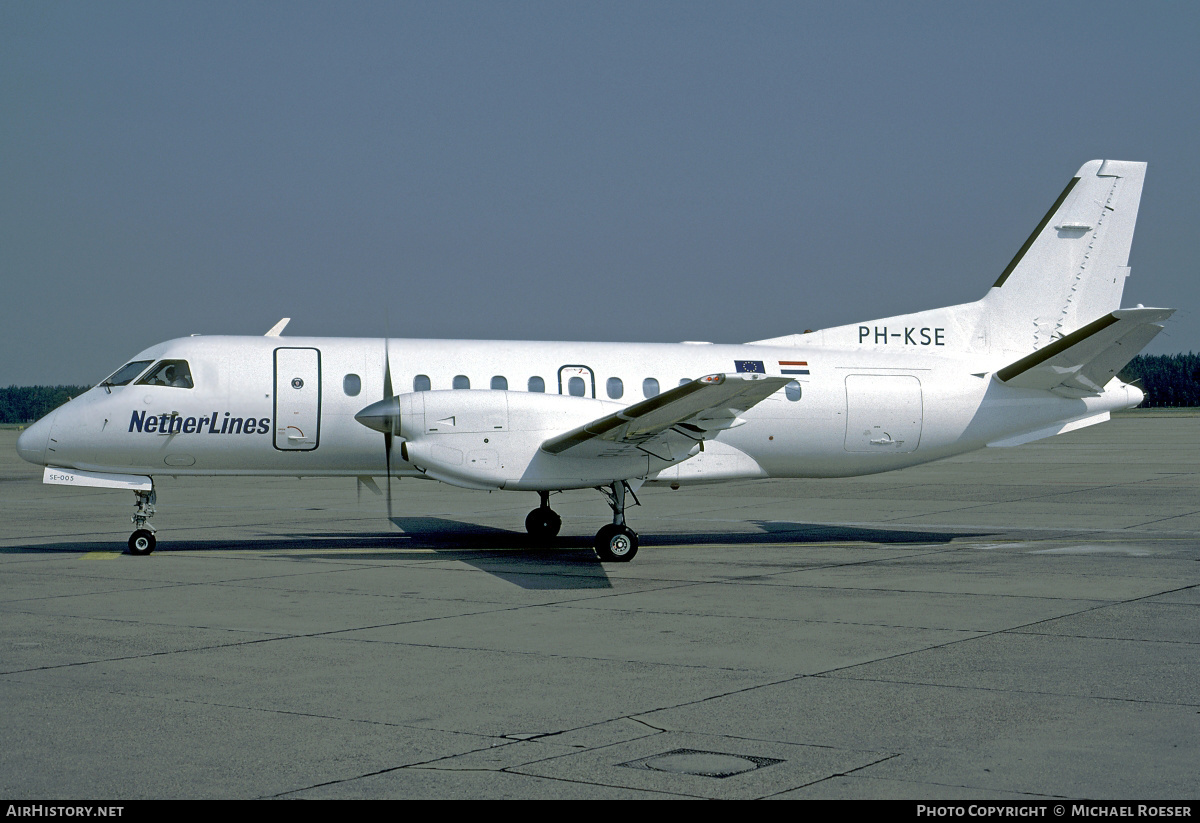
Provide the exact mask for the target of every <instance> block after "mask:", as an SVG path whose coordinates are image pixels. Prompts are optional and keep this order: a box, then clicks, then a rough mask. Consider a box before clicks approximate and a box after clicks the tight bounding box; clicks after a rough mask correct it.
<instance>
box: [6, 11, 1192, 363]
mask: <svg viewBox="0 0 1200 823" xmlns="http://www.w3.org/2000/svg"><path fill="white" fill-rule="evenodd" d="M1198 33H1200V4H1195V3H1139V4H1131V3H1105V2H1090V3H1086V4H1078V3H1045V2H1036V3H997V4H980V3H920V2H913V3H853V2H838V3H828V2H823V3H802V2H787V3H771V2H762V3H732V2H730V3H701V2H681V3H664V2H632V3H625V2H594V3H566V2H551V3H523V2H480V3H458V2H420V3H403V2H388V3H369V2H353V3H346V2H337V3H304V2H286V3H285V2H271V3H262V2H258V3H255V2H237V3H218V2H195V3H172V2H151V3H128V2H104V3H94V2H69V3H61V2H46V0H40V1H39V2H36V3H26V2H15V1H14V0H8V2H3V3H0V273H2V281H0V282H2V285H3V293H2V295H0V385H8V384H11V383H17V384H29V383H91V382H95V381H97V380H99V379H100V378H102V377H103V376H104V375H105V374H107V373H108V372H110V371H112V370H113V369H115V368H116V367H117V366H119V365H121V363H122V362H124V361H125V360H126V359H128V358H129V357H130V356H131V355H133V354H134V353H136V352H137V351H138V350H140V349H142V348H144V347H146V346H149V345H151V344H153V343H156V342H159V341H161V340H164V339H167V338H171V337H177V336H181V335H185V334H190V333H205V334H262V333H263V332H265V331H266V330H267V329H268V328H270V327H271V326H272V325H273V324H274V323H275V322H276V321H277V320H278V319H279V318H280V317H282V316H285V315H287V316H291V317H292V318H293V320H292V324H291V325H290V326H289V328H288V333H290V334H296V335H299V334H316V335H337V336H382V335H384V334H386V333H390V334H391V335H392V336H393V337H470V338H480V337H482V338H531V339H545V340H556V339H566V340H646V341H678V340H713V341H718V342H739V341H744V340H753V339H759V338H763V337H768V336H775V335H782V334H788V333H792V332H796V331H802V330H804V329H805V328H820V327H824V326H831V325H836V324H841V323H850V322H855V321H858V320H866V319H870V318H874V317H883V316H887V315H892V314H898V313H902V312H907V311H914V310H918V309H922V308H930V307H933V306H936V305H945V304H949V303H955V302H963V301H968V300H974V299H976V298H978V297H980V296H982V295H983V293H984V292H985V291H986V290H987V287H988V286H989V285H990V284H991V283H992V282H993V281H994V280H995V278H996V276H997V275H998V273H999V272H1000V271H1001V270H1002V269H1003V267H1004V265H1005V264H1006V263H1007V262H1008V260H1009V259H1010V258H1011V257H1012V255H1013V254H1014V252H1015V251H1016V250H1017V248H1019V247H1020V245H1021V243H1022V242H1023V241H1024V239H1025V237H1026V236H1027V235H1028V234H1029V232H1030V231H1031V230H1032V228H1033V227H1034V225H1036V223H1037V221H1038V220H1039V219H1040V218H1041V216H1042V215H1043V214H1044V212H1045V211H1046V209H1047V208H1048V207H1049V205H1050V204H1051V203H1052V202H1053V200H1054V198H1055V197H1056V196H1057V194H1058V193H1059V191H1061V189H1062V187H1063V186H1064V185H1065V183H1066V181H1067V180H1068V179H1069V178H1070V177H1071V175H1072V174H1073V173H1074V172H1075V171H1076V170H1077V169H1078V168H1079V166H1080V165H1082V164H1083V163H1084V162H1085V161H1087V160H1090V159H1092V158H1095V157H1109V158H1114V159H1124V160H1145V161H1148V162H1149V164H1150V168H1149V172H1148V175H1147V180H1146V186H1145V190H1144V193H1143V198H1142V207H1141V213H1140V220H1139V223H1138V231H1137V235H1136V237H1135V240H1134V246H1133V254H1132V258H1131V261H1130V262H1131V265H1132V267H1133V274H1132V276H1131V277H1130V279H1129V281H1128V284H1127V287H1126V290H1125V303H1126V305H1134V304H1136V303H1144V304H1146V305H1158V306H1171V307H1176V308H1178V309H1179V312H1178V313H1177V315H1176V318H1175V319H1174V320H1173V321H1172V323H1171V324H1170V325H1169V326H1168V329H1167V332H1166V333H1164V334H1163V335H1160V337H1159V338H1158V339H1157V340H1156V341H1155V342H1154V343H1153V344H1152V346H1151V348H1150V349H1149V351H1151V352H1159V353H1161V352H1175V351H1188V350H1197V349H1200V316H1198V315H1197V313H1196V307H1197V306H1198V305H1200V285H1198V283H1197V277H1196V268H1197V262H1196V258H1197V252H1196V245H1197V232H1196V223H1197V218H1198V217H1200V174H1198V172H1197V164H1196V163H1193V162H1192V161H1193V158H1194V156H1195V154H1196V145H1197V137H1198V135H1200V46H1197V35H1198Z"/></svg>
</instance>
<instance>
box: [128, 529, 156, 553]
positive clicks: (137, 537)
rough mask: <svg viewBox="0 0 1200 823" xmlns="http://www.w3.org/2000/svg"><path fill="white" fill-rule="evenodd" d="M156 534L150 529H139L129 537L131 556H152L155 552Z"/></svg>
mask: <svg viewBox="0 0 1200 823" xmlns="http://www.w3.org/2000/svg"><path fill="white" fill-rule="evenodd" d="M154 543H155V540H154V532H152V531H150V530H149V529H138V530H137V531H135V532H134V533H133V534H131V535H129V553H130V554H137V555H142V554H150V552H152V551H154Z"/></svg>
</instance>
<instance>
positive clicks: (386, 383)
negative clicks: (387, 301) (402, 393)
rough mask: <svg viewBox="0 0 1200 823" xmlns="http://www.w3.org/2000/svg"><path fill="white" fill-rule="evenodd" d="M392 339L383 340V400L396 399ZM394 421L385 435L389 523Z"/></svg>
mask: <svg viewBox="0 0 1200 823" xmlns="http://www.w3.org/2000/svg"><path fill="white" fill-rule="evenodd" d="M391 348H392V337H391V335H388V336H387V337H385V338H384V339H383V399H384V400H391V399H392V398H393V397H395V395H394V394H392V353H391V351H390V350H391ZM399 414H400V404H399V403H396V416H397V417H399ZM394 422H395V421H394V420H389V421H388V423H389V425H388V428H387V431H385V432H384V433H383V462H384V464H385V465H386V466H387V513H388V522H389V523H393V522H395V521H393V520H392V438H393V437H394V436H395V435H394V434H393V432H394V431H395V426H394Z"/></svg>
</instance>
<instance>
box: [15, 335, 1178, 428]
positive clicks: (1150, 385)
mask: <svg viewBox="0 0 1200 823" xmlns="http://www.w3.org/2000/svg"><path fill="white" fill-rule="evenodd" d="M1118 376H1119V377H1120V378H1121V379H1122V380H1124V381H1125V382H1126V383H1133V382H1136V383H1137V385H1138V386H1140V387H1141V389H1142V391H1143V392H1145V393H1146V400H1145V402H1143V403H1142V408H1147V407H1164V406H1200V354H1194V353H1192V352H1188V353H1187V354H1139V355H1138V356H1137V357H1135V358H1133V359H1132V360H1130V361H1129V365H1127V366H1126V367H1125V368H1123V369H1121V372H1120V374H1119V375H1118ZM89 388H91V387H90V386H9V387H8V388H7V389H0V423H32V422H33V421H34V420H37V419H38V418H40V417H45V416H46V415H47V414H49V413H50V412H52V411H54V410H55V409H57V408H58V407H59V406H61V405H62V404H63V403H66V402H67V401H68V400H70V399H71V398H72V397H78V396H79V395H81V394H83V393H84V392H85V391H87V390H88V389H89Z"/></svg>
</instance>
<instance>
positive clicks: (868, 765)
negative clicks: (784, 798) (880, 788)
mask: <svg viewBox="0 0 1200 823" xmlns="http://www.w3.org/2000/svg"><path fill="white" fill-rule="evenodd" d="M900 756H901V753H900V752H894V753H892V754H888V755H886V756H884V757H881V758H879V759H878V760H873V761H871V762H870V763H864V764H862V765H861V766H856V767H855V768H853V769H847V770H846V771H844V772H838V773H837V774H828V775H825V776H824V777H819V778H817V779H816V780H810V781H809V782H807V783H801V784H800V785H798V786H792V787H790V788H787V789H780V790H779V791H775V792H771V793H770V794H765V795H763V796H762V797H759V798H756V799H758V800H766V799H768V798H771V797H778V796H780V795H783V794H787V793H788V792H794V791H796V790H797V789H806V788H808V787H809V786H816V785H817V784H819V783H824V782H826V781H828V780H834V779H836V778H839V777H849V776H850V775H852V774H855V773H857V772H861V771H864V770H866V769H869V768H871V767H873V766H878V765H879V764H880V763H886V762H888V761H889V760H895V759H896V758H897V757H900Z"/></svg>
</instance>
